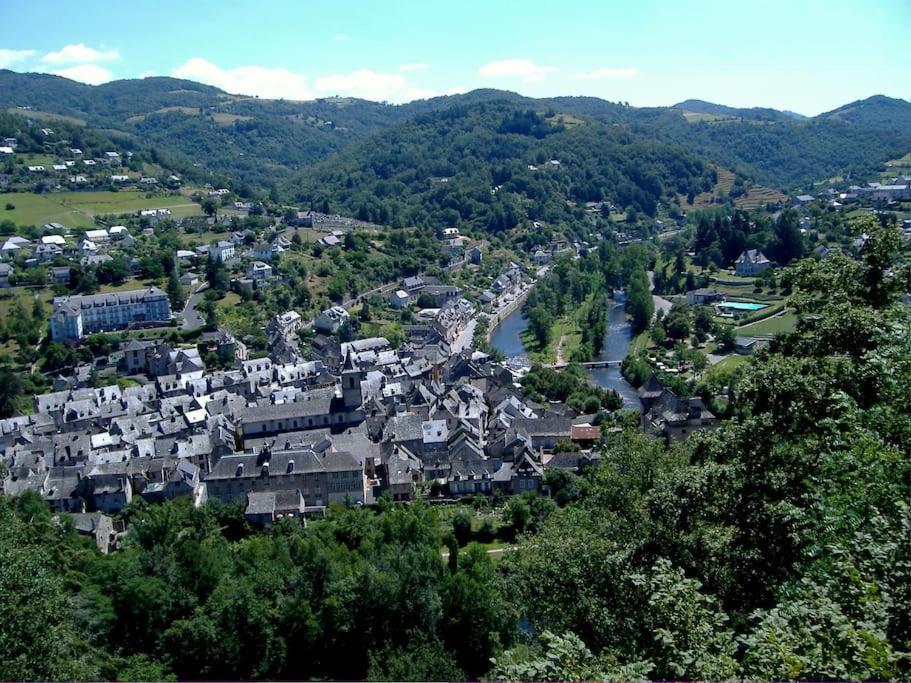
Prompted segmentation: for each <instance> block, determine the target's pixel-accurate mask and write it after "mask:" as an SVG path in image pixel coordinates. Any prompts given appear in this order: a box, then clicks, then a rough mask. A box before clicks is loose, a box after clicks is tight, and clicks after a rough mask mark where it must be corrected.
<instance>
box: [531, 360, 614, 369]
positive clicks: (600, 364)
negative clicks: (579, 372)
mask: <svg viewBox="0 0 911 683" xmlns="http://www.w3.org/2000/svg"><path fill="white" fill-rule="evenodd" d="M622 362H623V361H622V360H593V361H588V362H585V363H551V364H550V365H545V366H544V367H546V368H552V369H554V370H561V369H563V368H565V367H566V366H567V365H581V366H582V367H583V368H610V367H620V364H621V363H622Z"/></svg>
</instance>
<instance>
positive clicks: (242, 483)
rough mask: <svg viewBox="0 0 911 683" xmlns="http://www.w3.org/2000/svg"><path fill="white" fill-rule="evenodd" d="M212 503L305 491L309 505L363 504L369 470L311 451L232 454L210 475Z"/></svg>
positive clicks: (346, 457) (343, 456)
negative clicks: (272, 492)
mask: <svg viewBox="0 0 911 683" xmlns="http://www.w3.org/2000/svg"><path fill="white" fill-rule="evenodd" d="M206 489H207V495H208V498H209V499H212V498H216V499H218V500H221V501H223V502H230V501H232V500H236V499H238V498H241V499H244V498H246V497H247V495H248V494H249V493H258V492H263V491H300V493H301V494H302V495H303V498H304V500H306V501H307V504H308V505H314V506H326V505H329V504H331V503H346V502H349V501H350V502H351V503H363V502H364V499H365V498H366V482H365V479H364V466H363V464H362V463H360V462H359V461H358V459H357V458H355V457H354V456H353V455H351V454H350V453H347V452H324V453H316V452H314V451H313V450H310V449H307V448H303V449H300V448H297V449H284V450H281V449H279V450H275V451H271V450H269V449H264V450H263V451H261V452H259V453H244V454H239V455H227V456H225V457H223V458H221V459H220V460H219V461H218V463H217V464H216V465H215V467H214V468H213V469H212V471H211V472H210V473H209V474H208V476H206Z"/></svg>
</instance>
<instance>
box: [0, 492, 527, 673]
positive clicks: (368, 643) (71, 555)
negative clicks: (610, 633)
mask: <svg viewBox="0 0 911 683" xmlns="http://www.w3.org/2000/svg"><path fill="white" fill-rule="evenodd" d="M381 507H382V509H381V511H379V512H373V511H369V510H362V509H361V510H343V509H339V510H335V511H333V512H332V513H331V514H330V515H329V516H328V518H327V519H326V520H325V521H317V522H314V523H311V524H310V525H309V527H308V528H307V529H303V528H302V527H301V526H300V525H299V524H298V523H297V522H285V523H281V524H279V525H278V526H277V527H276V528H275V529H274V530H273V531H272V532H270V533H253V532H251V531H250V529H249V528H247V526H246V524H245V522H244V520H243V515H242V508H241V507H240V506H229V507H225V506H220V505H217V504H212V503H210V504H207V505H206V506H204V507H203V508H200V509H195V508H193V506H192V502H191V501H190V500H189V499H186V500H181V501H176V502H172V503H168V504H164V505H152V506H146V505H144V504H142V503H136V504H134V505H133V506H131V508H130V509H129V511H128V514H127V522H128V524H129V532H128V534H127V536H126V538H125V540H124V548H123V549H122V550H121V551H118V552H116V553H114V554H112V555H107V556H105V555H100V554H98V553H97V552H96V551H95V549H94V547H92V546H93V545H94V544H93V543H92V542H90V541H87V540H86V539H84V538H80V537H77V536H76V535H75V534H74V533H73V532H72V531H71V530H70V529H69V527H68V522H67V521H66V520H63V521H62V522H58V521H56V520H54V519H53V518H52V517H51V515H50V513H49V512H48V510H47V506H46V504H45V503H44V502H43V501H42V500H41V499H40V498H38V497H37V496H32V495H26V496H22V497H20V498H18V499H16V500H13V499H10V498H7V497H3V498H2V499H0V518H2V524H0V587H2V589H3V591H4V594H6V595H16V600H5V601H3V604H2V605H0V655H2V657H0V676H2V677H3V678H4V679H25V680H34V679H43V678H50V679H67V678H76V679H108V680H115V679H117V680H163V679H167V678H171V677H174V676H176V677H177V678H181V679H185V678H192V679H196V678H209V679H235V680H237V679H256V678H259V679H298V680H304V679H311V678H330V679H348V680H356V679H363V678H371V679H403V680H421V679H424V680H435V679H461V678H477V677H479V676H481V675H482V674H483V673H485V672H486V671H487V670H488V669H489V667H490V661H489V657H491V656H492V655H493V654H494V653H495V652H497V651H498V650H499V649H500V648H501V647H502V645H503V644H507V643H509V642H511V640H512V638H513V637H514V629H515V616H514V614H513V613H512V612H510V611H509V610H507V609H506V608H505V605H504V602H503V596H502V594H501V593H500V592H499V590H498V588H497V587H496V574H495V571H494V566H493V564H492V562H491V560H490V558H489V556H488V555H487V554H486V553H485V552H484V550H483V548H481V547H480V546H468V547H467V548H463V549H462V550H461V552H459V549H458V546H457V545H455V546H454V548H455V550H454V552H453V553H452V555H451V559H450V561H449V563H448V566H447V563H446V561H444V559H443V558H442V557H441V547H443V543H444V540H446V539H445V538H444V536H443V534H442V533H441V525H440V521H439V519H438V517H437V515H436V512H435V511H434V510H432V509H430V508H428V507H427V506H424V505H420V504H418V505H414V506H410V507H407V508H405V507H397V506H396V507H393V506H391V504H384V505H383V506H381Z"/></svg>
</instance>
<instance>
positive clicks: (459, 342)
mask: <svg viewBox="0 0 911 683" xmlns="http://www.w3.org/2000/svg"><path fill="white" fill-rule="evenodd" d="M477 324H478V319H477V317H474V318H472V319H471V320H470V321H468V324H467V325H465V329H464V330H462V331H461V332H460V333H459V336H458V337H456V338H455V341H453V342H452V344H451V345H450V347H449V348H450V349H451V350H452V352H453V353H459V352H461V351H462V350H463V349H467V348H468V347H469V346H471V340H472V338H473V337H474V328H475V325H477Z"/></svg>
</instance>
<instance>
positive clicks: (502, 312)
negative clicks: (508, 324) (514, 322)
mask: <svg viewBox="0 0 911 683" xmlns="http://www.w3.org/2000/svg"><path fill="white" fill-rule="evenodd" d="M534 286H535V285H534V283H532V284H530V285H529V286H528V287H526V288H525V289H524V290H522V292H521V293H520V294H519V296H517V297H516V298H515V299H513V300H512V301H511V302H509V303H508V304H506V305H505V306H503V308H500V309H499V310H497V312H496V313H493V314H488V315H487V319H488V320H489V321H490V323H489V324H488V326H487V342H488V343H490V340H491V338H492V337H493V333H494V332H495V331H496V329H497V328H498V327H499V326H500V324H501V323H502V322H503V321H504V320H506V319H507V318H508V317H509V316H511V315H512V314H513V313H515V312H516V311H517V310H519V309H520V308H522V305H523V304H524V303H525V299H527V298H528V295H529V293H530V292H531V290H532V288H533V287H534Z"/></svg>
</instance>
